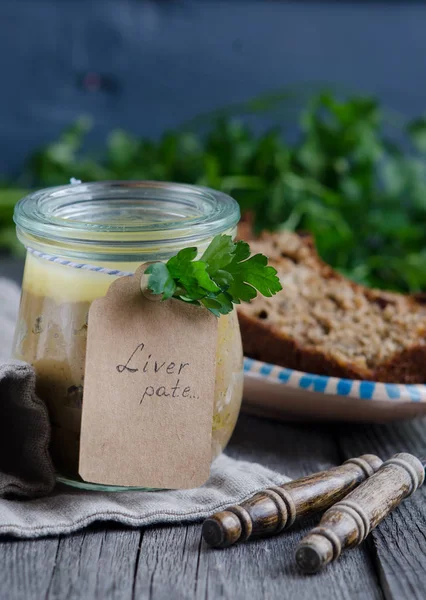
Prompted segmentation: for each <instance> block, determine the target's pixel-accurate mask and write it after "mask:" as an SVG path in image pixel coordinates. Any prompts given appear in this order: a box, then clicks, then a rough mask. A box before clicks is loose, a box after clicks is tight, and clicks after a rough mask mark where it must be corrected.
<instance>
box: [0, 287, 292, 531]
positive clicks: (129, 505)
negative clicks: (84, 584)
mask: <svg viewBox="0 0 426 600" xmlns="http://www.w3.org/2000/svg"><path fill="white" fill-rule="evenodd" d="M18 303H19V290H18V288H17V287H16V286H14V285H13V284H11V283H10V282H9V281H5V280H4V279H3V280H2V279H1V278H0V328H1V331H2V337H1V338H0V339H1V344H0V362H1V360H2V359H3V360H4V359H5V358H7V357H8V356H10V351H11V346H12V336H13V330H14V322H15V320H16V318H17V312H18ZM0 424H1V425H0V437H2V436H3V435H5V438H4V440H2V442H3V443H0V495H1V494H2V493H3V494H4V492H5V491H7V492H8V493H9V494H10V492H14V493H15V494H20V495H21V496H22V495H28V496H29V497H30V498H29V499H25V500H23V499H22V498H19V499H16V498H12V497H10V495H7V497H3V498H1V499H0V534H9V535H13V536H16V537H21V538H36V537H42V536H46V535H59V534H66V533H71V532H73V531H77V530H78V529H81V528H83V527H86V526H87V525H89V524H90V523H93V522H95V521H114V522H117V523H121V524H123V525H130V526H135V527H140V526H142V525H153V524H159V523H168V524H171V523H185V522H190V521H197V520H199V519H203V518H205V517H207V516H209V515H210V514H212V513H214V512H216V511H218V510H222V509H224V508H226V507H227V506H230V505H231V504H236V503H240V502H242V501H243V500H245V499H246V498H249V497H250V496H251V495H253V494H254V493H256V492H257V491H259V490H261V489H264V488H265V487H268V486H270V485H279V484H281V483H283V482H284V481H287V480H288V478H286V477H285V476H283V475H279V474H278V473H275V472H274V471H271V470H270V469H267V468H266V467H263V466H261V465H259V464H256V463H249V462H246V461H242V460H235V459H233V458H230V457H229V456H226V454H222V455H221V456H219V457H218V458H217V459H216V460H215V461H214V463H213V465H212V468H211V476H210V479H209V480H208V482H207V483H206V484H205V485H203V486H201V487H200V488H197V489H193V490H172V491H159V492H142V491H132V492H128V491H126V492H99V491H96V492H94V491H83V490H79V489H74V488H71V487H67V486H64V485H60V484H58V485H57V486H56V487H55V488H54V490H53V491H52V492H51V493H49V494H48V495H46V496H44V497H38V498H36V497H35V496H37V495H40V494H42V493H48V492H49V491H50V490H51V488H52V486H53V467H52V464H51V461H50V457H49V455H48V453H47V451H46V448H47V443H48V438H49V432H50V429H49V421H48V418H47V411H46V408H45V406H44V405H43V403H42V402H41V400H40V399H38V398H37V397H36V395H35V393H34V374H33V371H32V368H31V367H30V366H29V365H26V364H25V363H21V362H19V361H14V362H8V363H5V364H3V365H1V364H0ZM2 428H3V430H2ZM8 428H9V429H10V431H11V432H12V431H13V435H14V439H13V440H12V435H10V434H9V433H8V432H7V431H6V430H7V429H8ZM8 440H9V441H8ZM12 448H13V452H11V450H12ZM16 449H18V450H16ZM11 454H12V455H13V454H14V456H11ZM2 485H3V492H2Z"/></svg>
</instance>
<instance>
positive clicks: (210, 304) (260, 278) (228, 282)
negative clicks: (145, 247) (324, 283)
mask: <svg viewBox="0 0 426 600" xmlns="http://www.w3.org/2000/svg"><path fill="white" fill-rule="evenodd" d="M197 254H198V251H197V248H185V249H184V250H180V252H178V253H177V254H176V256H173V257H172V258H170V259H169V260H168V262H167V263H165V264H164V263H155V264H153V265H150V266H149V267H148V269H147V270H146V271H145V272H146V273H147V274H148V276H149V277H148V287H149V289H150V290H151V291H152V292H153V293H154V294H162V295H163V300H167V299H168V298H171V297H172V296H173V297H174V298H177V299H179V300H182V301H183V302H189V303H191V304H195V305H198V306H199V305H202V306H204V307H205V308H207V309H208V310H209V311H210V312H212V313H213V314H214V315H216V316H217V317H219V316H220V315H226V314H228V313H230V312H231V311H232V309H233V305H234V304H240V302H241V301H248V302H249V301H250V300H252V299H253V298H255V297H256V295H257V292H258V291H259V292H260V293H262V294H263V295H265V296H272V295H273V294H275V293H277V292H278V291H280V290H281V289H282V288H281V284H280V282H279V279H278V277H277V272H276V270H275V269H274V268H273V267H270V266H268V259H267V258H266V256H263V255H262V254H256V255H255V256H252V257H251V258H250V247H249V245H248V244H247V243H246V242H241V241H239V242H233V241H232V238H231V236H229V235H218V236H216V237H215V238H213V240H212V242H211V243H210V245H209V246H208V248H207V249H206V251H205V252H204V254H203V255H202V257H201V260H195V259H196V257H197Z"/></svg>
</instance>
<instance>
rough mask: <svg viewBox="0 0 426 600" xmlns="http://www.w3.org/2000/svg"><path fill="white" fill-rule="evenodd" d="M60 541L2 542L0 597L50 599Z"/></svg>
mask: <svg viewBox="0 0 426 600" xmlns="http://www.w3.org/2000/svg"><path fill="white" fill-rule="evenodd" d="M58 548H59V539H58V538H52V539H45V540H37V541H23V540H12V539H10V540H9V539H4V538H3V539H2V541H1V542H0V598H2V599H4V600H28V599H30V598H31V599H32V598H35V599H38V598H46V597H47V594H48V590H49V587H50V584H51V581H52V575H53V572H54V569H55V564H56V557H57V552H58Z"/></svg>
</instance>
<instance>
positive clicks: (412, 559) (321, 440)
mask: <svg viewBox="0 0 426 600" xmlns="http://www.w3.org/2000/svg"><path fill="white" fill-rule="evenodd" d="M399 451H409V452H413V453H415V454H417V455H420V456H421V455H422V454H423V453H426V452H425V451H426V422H424V421H417V422H412V423H400V424H397V425H387V426H353V425H333V426H330V425H322V426H304V425H301V424H280V423H275V422H272V421H267V420H264V419H258V418H256V417H251V416H247V415H242V416H241V418H240V420H239V422H238V426H237V429H236V431H235V434H234V436H233V438H232V441H231V444H230V446H229V449H228V452H229V453H230V454H231V455H232V456H234V457H238V458H243V459H245V460H250V461H257V462H259V463H262V464H264V465H268V466H269V467H271V468H273V469H276V470H277V471H281V472H283V473H286V474H288V475H290V476H291V477H298V476H300V475H305V474H307V473H310V472H313V471H317V470H320V469H324V468H328V467H330V466H332V465H337V464H339V463H341V462H343V461H344V460H345V459H346V458H349V457H351V456H356V455H359V454H362V453H365V452H373V453H376V454H378V455H380V456H381V457H383V458H387V457H389V456H390V455H392V454H394V453H395V452H399ZM312 524H313V521H310V522H307V523H303V526H302V527H296V528H295V529H293V530H291V531H289V532H287V533H284V534H282V535H280V536H277V537H274V538H270V539H266V540H257V541H253V542H251V543H247V544H243V545H237V546H235V547H232V548H228V549H226V550H213V549H210V548H209V547H207V546H206V544H205V543H204V542H203V541H202V540H201V526H200V524H193V525H185V526H181V527H179V526H175V527H152V528H147V529H129V528H124V527H121V526H120V527H117V526H114V525H111V526H107V527H105V526H104V525H102V526H99V527H91V528H90V529H86V530H84V531H82V532H80V533H76V534H73V535H69V536H63V537H60V538H47V539H43V540H37V541H21V540H13V539H4V538H3V539H2V541H1V542H0V598H1V599H4V600H18V599H19V600H24V599H25V600H27V599H30V600H32V599H36V600H38V599H41V598H57V599H67V600H71V599H74V598H81V599H84V600H90V599H92V598H96V599H101V600H106V599H109V598H117V599H120V600H121V599H123V600H125V599H127V598H150V599H151V598H152V599H164V600H166V599H171V600H174V599H181V598H185V599H186V598H188V599H189V598H197V599H205V598H230V599H233V600H234V599H236V600H238V599H242V600H243V599H244V600H245V599H246V598H249V599H250V600H256V599H263V598H265V599H267V600H274V599H275V598H277V599H280V600H285V599H287V598H288V599H295V600H304V599H306V600H314V599H316V598H324V599H334V598H335V599H336V600H341V599H342V598H348V599H353V598H360V599H362V600H368V599H372V598H392V599H395V600H399V599H403V598H407V599H409V600H413V599H417V598H418V599H419V600H420V599H421V600H424V598H425V597H426V487H424V488H423V489H421V490H419V491H418V492H417V493H416V494H415V495H414V496H412V497H411V498H410V499H408V500H407V501H406V502H405V503H404V504H403V505H402V506H401V507H400V508H399V509H397V510H396V511H395V513H394V514H392V515H391V516H389V517H388V518H387V519H386V520H385V521H384V522H383V523H382V524H381V525H380V526H379V527H378V528H377V529H376V530H375V531H374V532H373V534H372V535H371V536H370V537H369V538H367V541H366V542H365V543H364V545H362V546H361V547H360V548H357V549H355V550H352V551H348V552H347V553H346V554H344V555H343V556H342V557H341V559H340V560H339V561H338V562H337V563H335V564H333V565H331V566H329V567H328V568H327V569H326V570H325V571H324V572H322V573H320V574H318V575H314V576H303V575H301V574H300V573H299V572H298V571H297V568H296V566H295V563H294V551H295V547H296V544H297V542H298V540H299V539H300V537H301V536H302V535H303V533H304V532H305V531H306V530H307V528H308V527H310V526H312Z"/></svg>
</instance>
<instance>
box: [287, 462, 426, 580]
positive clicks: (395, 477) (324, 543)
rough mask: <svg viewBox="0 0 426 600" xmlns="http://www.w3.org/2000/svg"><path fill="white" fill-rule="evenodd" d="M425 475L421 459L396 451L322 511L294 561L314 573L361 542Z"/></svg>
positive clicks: (300, 545)
mask: <svg viewBox="0 0 426 600" xmlns="http://www.w3.org/2000/svg"><path fill="white" fill-rule="evenodd" d="M424 478H425V469H424V465H423V464H422V462H421V461H420V460H419V459H418V458H416V457H415V456H413V455H412V454H408V453H401V454H395V456H393V457H392V458H391V459H390V460H388V461H386V462H385V463H383V465H382V466H381V467H380V469H379V470H378V471H377V473H375V474H374V475H372V476H371V477H370V478H369V479H367V481H365V482H364V483H362V484H361V485H360V486H359V487H358V488H357V489H355V490H354V491H353V492H351V493H350V494H348V495H347V496H346V497H345V498H344V499H343V500H341V501H340V502H337V504H334V506H332V507H331V508H329V509H328V510H327V512H326V513H324V515H323V517H322V519H321V521H320V524H319V526H318V527H315V529H313V530H312V531H311V532H310V533H309V534H308V535H307V536H306V537H305V538H304V539H303V540H302V541H301V542H300V544H299V546H298V548H297V550H296V562H297V564H298V566H299V567H300V568H301V569H302V571H304V572H305V573H315V572H316V571H319V570H320V569H321V568H322V567H324V566H325V565H326V564H328V563H329V562H331V561H333V560H336V559H337V558H338V557H339V556H340V554H341V552H342V551H343V550H346V549H347V548H353V547H354V546H357V545H358V544H360V543H361V542H362V541H363V540H364V539H365V538H366V537H367V535H368V534H369V532H370V531H371V530H372V529H374V528H375V527H376V526H377V525H378V524H379V523H380V521H382V520H383V519H384V518H385V517H386V516H387V515H388V514H389V513H390V512H391V511H392V510H394V508H396V507H397V506H398V505H399V504H400V503H401V501H402V500H403V499H404V498H407V496H410V495H411V494H412V493H413V492H415V491H416V490H417V488H418V487H420V486H421V485H422V483H423V481H424Z"/></svg>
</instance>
